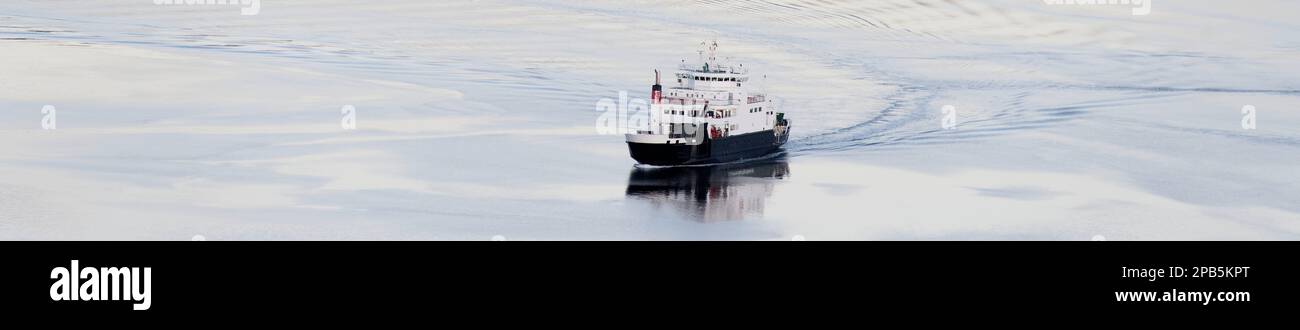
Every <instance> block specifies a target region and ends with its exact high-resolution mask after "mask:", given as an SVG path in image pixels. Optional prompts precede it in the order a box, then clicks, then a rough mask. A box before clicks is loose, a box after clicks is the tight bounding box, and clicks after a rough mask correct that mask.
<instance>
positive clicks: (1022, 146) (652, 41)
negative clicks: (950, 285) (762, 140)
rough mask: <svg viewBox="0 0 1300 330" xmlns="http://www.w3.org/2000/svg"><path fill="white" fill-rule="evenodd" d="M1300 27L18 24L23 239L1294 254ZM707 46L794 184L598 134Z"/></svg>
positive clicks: (723, 22)
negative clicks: (1126, 244)
mask: <svg viewBox="0 0 1300 330" xmlns="http://www.w3.org/2000/svg"><path fill="white" fill-rule="evenodd" d="M1297 13H1300V4H1297V3H1295V2H1293V1H1243V2H1233V3H1231V4H1228V3H1224V2H1220V1H1155V2H1154V3H1153V6H1152V11H1151V14H1150V15H1145V16H1135V15H1132V14H1131V8H1130V7H1126V6H1088V7H1079V6H1049V5H1045V4H1044V3H1043V2H1042V1H960V2H949V1H917V0H909V1H902V0H897V1H700V2H696V1H616V2H615V1H609V2H582V1H579V2H575V1H490V0H485V1H416V0H409V1H407V0H402V1H368V2H346V1H264V3H263V4H262V6H261V9H260V12H259V13H258V14H257V15H248V16H245V15H240V8H239V7H238V6H229V5H227V6H160V5H154V4H152V1H148V0H140V1H125V0H123V1H58V2H51V1H6V2H3V3H0V59H2V60H3V61H2V62H3V63H0V150H3V151H4V152H3V153H0V239H151V240H152V239H158V240H188V239H191V238H192V237H193V236H195V235H202V236H203V237H205V238H206V239H209V240H239V239H416V240H423V239H454V240H487V239H492V238H493V237H495V236H500V238H505V239H508V240H534V239H544V240H551V239H583V240H586V239H595V240H612V239H648V240H677V239H741V240H751V239H754V240H790V239H793V238H796V237H797V238H803V239H808V240H827V239H849V240H893V239H1047V240H1089V239H1094V238H1105V239H1108V240H1153V239H1154V240H1161V239H1288V240H1289V239H1297V238H1300V172H1297V171H1295V168H1296V165H1297V164H1300V152H1298V151H1300V112H1297V110H1296V109H1298V107H1300V79H1297V78H1296V77H1300V23H1297V22H1298V21H1300V20H1297V19H1298V18H1300V17H1297V15H1300V14H1297ZM714 39H716V40H717V41H718V43H719V44H720V45H721V55H725V56H730V57H732V58H733V60H735V61H737V62H741V63H744V64H745V66H746V67H748V68H751V70H752V71H754V72H755V73H757V74H756V75H755V77H756V80H759V82H758V84H759V85H761V86H763V87H764V88H766V89H767V90H768V91H769V92H770V93H772V94H774V95H777V96H780V97H781V99H782V104H783V106H784V110H785V111H786V112H787V113H788V117H789V118H791V119H792V121H793V123H794V129H793V133H794V136H793V138H792V139H791V142H790V143H789V145H787V147H786V150H785V152H784V154H783V155H780V156H779V157H774V158H770V159H765V160H761V161H755V162H750V163H743V164H729V165H725V166H716V167H691V168H640V167H637V166H634V164H633V162H632V160H631V159H630V158H629V157H628V156H627V151H626V146H625V145H624V143H623V140H622V137H621V136H611V135H599V134H596V130H595V122H596V118H597V116H598V115H599V113H598V112H596V106H595V105H596V103H597V102H598V101H599V100H601V99H603V98H610V99H617V98H618V95H619V92H620V91H626V92H628V93H629V94H630V96H632V97H644V96H645V94H646V93H648V88H649V87H648V85H649V84H650V83H651V82H652V79H653V73H652V70H653V69H655V68H659V69H672V68H674V67H675V66H676V64H677V63H678V62H679V61H680V60H681V59H684V58H694V57H695V56H697V54H696V49H697V48H698V45H699V43H700V42H701V41H705V40H714ZM764 74H765V75H766V78H761V79H760V78H758V77H760V76H762V75H764ZM47 105H48V106H50V107H53V108H55V109H56V110H57V117H56V120H57V121H56V122H57V127H56V129H53V130H44V129H42V123H43V120H44V119H46V118H47V117H46V115H45V114H43V113H42V111H41V110H42V108H43V107H45V106H47ZM1247 105H1250V106H1253V107H1254V109H1256V112H1255V117H1254V124H1255V128H1254V129H1244V128H1243V112H1242V111H1243V110H1242V109H1243V107H1245V106H1247ZM345 106H351V109H355V112H353V113H354V114H355V123H356V129H355V130H347V129H343V128H342V127H341V126H340V122H341V119H342V118H343V117H344V113H343V111H342V110H341V109H343V108H344V107H345ZM945 106H951V109H955V114H956V117H955V119H956V122H957V126H956V128H955V129H944V127H943V126H942V123H943V119H944V115H945V113H944V112H943V110H942V109H943V108H944V107H945Z"/></svg>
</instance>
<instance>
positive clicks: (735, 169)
mask: <svg viewBox="0 0 1300 330" xmlns="http://www.w3.org/2000/svg"><path fill="white" fill-rule="evenodd" d="M789 175H790V167H789V164H787V163H786V158H785V156H784V155H781V156H778V157H774V158H770V159H765V160H759V161H753V162H746V163H740V164H725V165H715V166H698V167H668V168H634V169H632V173H631V174H630V175H629V177H628V180H627V197H628V198H629V199H632V200H641V201H646V202H648V203H650V204H652V205H654V206H655V208H657V209H669V210H671V211H672V212H675V213H681V214H680V215H683V216H686V217H687V218H689V219H691V220H694V221H699V222H720V221H732V220H742V219H746V218H754V217H759V216H762V215H763V207H764V203H765V202H766V200H767V198H768V197H770V196H771V195H772V190H773V188H775V186H776V183H777V181H779V180H783V179H785V178H786V177H787V176H789Z"/></svg>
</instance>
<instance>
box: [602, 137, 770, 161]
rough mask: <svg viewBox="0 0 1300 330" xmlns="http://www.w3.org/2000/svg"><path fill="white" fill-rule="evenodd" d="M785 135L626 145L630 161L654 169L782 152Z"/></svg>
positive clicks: (630, 143) (735, 159)
mask: <svg viewBox="0 0 1300 330" xmlns="http://www.w3.org/2000/svg"><path fill="white" fill-rule="evenodd" d="M787 136H788V135H785V134H783V135H781V136H779V137H778V136H777V135H776V134H775V133H773V131H772V130H766V131H758V132H754V133H747V134H741V135H736V136H729V137H725V138H718V139H707V140H705V141H704V143H701V144H699V145H686V144H656V143H634V142H628V143H627V147H628V150H629V151H631V153H632V159H635V160H636V161H637V162H639V163H641V164H647V165H657V166H674V165H697V164H713V163H726V162H733V161H737V160H742V159H753V158H759V157H762V156H766V155H769V154H771V153H773V152H776V151H777V150H779V149H781V145H783V144H785V141H786V137H787Z"/></svg>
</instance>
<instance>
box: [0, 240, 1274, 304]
mask: <svg viewBox="0 0 1300 330" xmlns="http://www.w3.org/2000/svg"><path fill="white" fill-rule="evenodd" d="M0 250H3V252H4V254H5V255H6V256H7V258H6V259H7V261H6V263H5V271H3V272H0V276H2V278H0V280H3V282H2V283H4V292H6V294H5V295H4V301H3V303H4V304H5V305H7V306H5V310H8V311H14V312H15V313H13V314H12V315H20V316H28V315H44V314H54V315H78V314H96V315H109V316H120V317H127V318H137V317H145V318H155V317H187V316H190V317H192V316H198V315H208V314H210V313H212V311H216V310H220V311H227V312H229V313H233V314H232V315H249V314H265V315H270V316H282V317H283V316H285V315H297V314H300V313H308V314H320V313H324V315H333V314H329V313H338V314H337V315H366V313H368V312H381V311H382V312H391V311H406V312H410V314H408V315H412V316H416V315H423V314H421V313H424V312H428V311H437V313H439V315H443V316H447V317H460V316H465V315H471V314H484V313H487V314H493V313H495V314H500V315H548V313H554V312H560V313H567V312H574V311H583V312H584V313H605V314H604V315H629V316H630V315H639V314H646V313H650V314H653V313H660V312H662V310H663V308H685V309H697V310H698V309H704V310H710V311H717V312H722V311H743V312H745V313H759V314H764V313H772V314H771V315H797V313H802V312H811V313H830V314H836V313H840V312H842V313H846V314H843V315H853V314H852V313H855V312H860V311H861V310H863V309H867V308H871V309H873V310H877V311H879V310H893V311H913V312H945V311H965V312H970V311H987V312H1005V311H1011V310H1014V311H1016V312H1017V313H1036V314H1037V315H1055V314H1061V315H1074V314H1086V313H1094V312H1107V313H1128V312H1135V313H1148V312H1173V313H1195V314H1196V315H1216V314H1239V313H1260V312H1263V313H1272V312H1277V311H1280V310H1286V309H1289V308H1290V307H1292V306H1295V301H1296V297H1297V295H1300V290H1297V286H1296V285H1295V284H1294V281H1295V279H1296V278H1297V275H1300V273H1298V272H1297V267H1296V266H1295V262H1294V261H1293V260H1292V258H1289V257H1287V256H1290V255H1295V252H1297V251H1300V243H1295V242H1113V241H1110V242H515V241H511V242H4V243H0ZM74 261H75V263H76V265H75V268H76V270H74V269H73V268H74V267H73V266H74V265H73V263H74ZM146 267H147V268H148V270H149V272H144V271H143V270H144V269H145V268H146ZM110 268H116V269H115V270H118V271H120V272H113V271H112V270H108V269H110ZM60 269H64V270H66V271H67V272H68V273H67V275H65V274H64V273H61V272H60ZM86 269H94V270H92V271H89V272H94V273H99V274H114V275H120V274H123V273H129V274H128V275H130V274H135V275H136V276H137V277H136V278H133V277H131V276H125V277H118V278H119V279H132V281H131V284H132V285H133V286H132V287H131V288H129V289H135V291H134V292H131V291H128V292H126V293H145V292H143V291H147V295H148V297H147V300H148V303H147V308H145V309H142V310H136V309H137V307H141V306H140V305H142V304H143V303H144V300H145V299H138V298H144V297H143V296H144V295H135V296H128V295H126V294H123V295H122V296H124V297H129V298H119V299H111V298H113V297H112V296H111V295H108V294H106V291H119V292H122V288H120V286H121V284H119V287H118V288H117V289H114V288H113V286H112V283H109V284H108V285H104V284H105V283H106V282H105V281H103V278H102V277H104V276H95V277H98V278H99V281H96V284H97V285H94V286H98V288H89V287H87V286H88V284H87V282H91V280H90V278H91V276H88V275H89V274H87V272H88V271H87V270H86ZM71 274H79V275H80V276H78V278H77V280H78V281H76V282H77V283H75V284H74V283H72V282H73V281H71V278H69V277H70V276H71ZM97 275H98V274H97ZM144 275H147V276H148V281H147V282H148V283H147V284H148V288H147V290H143V289H145V288H144V287H143V286H142V285H141V284H144V283H145V281H144V279H143V277H145V276H144ZM61 280H68V282H64V284H60V281H61ZM120 282H124V281H120ZM61 285H63V286H61ZM60 286H61V287H60ZM56 287H57V288H56ZM70 288H75V289H76V290H75V291H76V292H70V291H69V289H70ZM129 289H128V290H129ZM61 293H68V295H67V296H62V295H61ZM88 296H95V297H94V298H91V297H88ZM56 297H57V298H59V299H58V300H56V299H55V298H56ZM78 298H79V299H78ZM98 298H107V299H102V300H101V299H98ZM86 299H93V300H86ZM1145 300H1153V301H1145ZM882 308H883V309H882ZM550 315H554V314H550ZM646 315H649V314H646Z"/></svg>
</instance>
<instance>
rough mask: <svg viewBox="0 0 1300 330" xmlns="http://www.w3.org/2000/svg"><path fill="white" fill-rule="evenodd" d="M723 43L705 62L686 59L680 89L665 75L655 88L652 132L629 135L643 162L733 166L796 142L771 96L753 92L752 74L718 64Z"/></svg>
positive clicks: (702, 58) (634, 153)
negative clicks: (666, 83)
mask: <svg viewBox="0 0 1300 330" xmlns="http://www.w3.org/2000/svg"><path fill="white" fill-rule="evenodd" d="M717 49H718V43H717V42H716V41H714V42H713V44H712V45H709V46H708V54H707V56H705V51H704V50H701V51H700V61H699V62H697V63H688V62H687V61H686V60H682V64H681V65H680V66H679V67H678V70H677V72H676V74H675V76H674V77H675V78H676V80H677V81H676V85H675V86H672V87H669V88H666V89H665V88H664V87H663V85H662V84H661V83H662V82H661V81H660V75H659V70H655V83H654V85H652V86H651V87H650V102H651V107H650V109H651V111H652V112H653V113H652V116H651V118H650V119H649V123H648V125H646V127H645V128H646V129H644V130H637V131H636V132H635V133H630V134H626V137H627V146H628V150H629V151H630V153H631V155H632V159H634V160H636V161H637V162H638V163H641V164H646V165H657V166H676V165H698V164H713V163H727V162H734V161H740V160H745V159H753V158H761V157H764V156H766V155H770V154H773V153H776V152H778V151H779V150H780V148H781V146H782V145H784V144H785V142H786V141H787V140H788V139H789V137H790V120H789V119H787V118H785V113H783V112H781V111H779V109H777V106H776V102H774V100H773V99H772V98H771V97H769V96H768V95H767V94H766V93H763V92H755V91H751V89H750V88H749V86H750V84H751V81H750V77H749V73H748V70H747V69H745V67H744V65H743V64H740V65H732V64H731V63H728V62H729V61H719V60H718V59H717Z"/></svg>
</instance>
